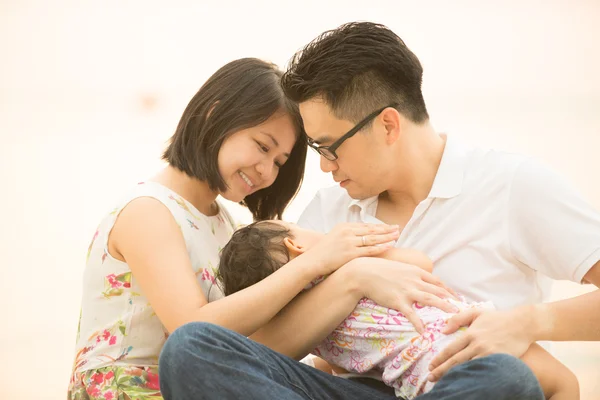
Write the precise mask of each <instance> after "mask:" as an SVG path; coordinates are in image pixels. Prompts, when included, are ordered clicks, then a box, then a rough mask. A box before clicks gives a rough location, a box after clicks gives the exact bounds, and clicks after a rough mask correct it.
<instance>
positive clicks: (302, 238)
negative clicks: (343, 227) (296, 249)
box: [273, 221, 325, 250]
mask: <svg viewBox="0 0 600 400" xmlns="http://www.w3.org/2000/svg"><path fill="white" fill-rule="evenodd" d="M273 222H276V223H278V224H282V225H283V226H285V227H286V228H287V229H289V230H290V233H291V234H292V236H293V239H292V240H293V241H294V243H296V244H297V245H299V246H302V247H303V248H304V249H305V250H308V249H309V248H311V247H312V246H314V245H315V244H317V243H318V242H319V241H320V240H321V239H323V236H325V234H323V233H321V232H317V231H313V230H311V229H304V228H301V227H299V226H298V225H296V224H294V223H291V222H285V221H273Z"/></svg>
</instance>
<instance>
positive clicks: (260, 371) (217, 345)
mask: <svg viewBox="0 0 600 400" xmlns="http://www.w3.org/2000/svg"><path fill="white" fill-rule="evenodd" d="M159 375H160V388H161V391H162V394H163V396H164V399H165V400H197V399H218V400H223V399H232V400H237V399H257V400H268V399H277V400H287V399H311V400H322V399H344V400H354V399H369V400H377V399H387V400H393V399H396V397H395V396H394V392H393V390H391V388H387V387H384V388H376V387H372V386H371V385H366V384H364V383H361V382H360V381H354V380H350V379H342V378H339V377H336V376H332V375H329V374H327V373H325V372H322V371H319V370H317V369H315V368H312V367H310V366H308V365H304V364H302V363H299V362H297V361H295V360H293V359H291V358H289V357H286V356H284V355H282V354H279V353H277V352H275V351H273V350H271V349H269V348H268V347H266V346H263V345H261V344H259V343H256V342H254V341H252V340H250V339H248V338H246V337H245V336H243V335H240V334H238V333H236V332H233V331H230V330H227V329H225V328H221V327H219V326H216V325H212V324H208V323H202V322H194V323H190V324H187V325H184V326H182V327H180V328H179V329H177V330H176V331H175V332H173V334H172V335H171V336H170V337H169V338H168V339H167V342H166V343H165V346H164V348H163V351H162V353H161V356H160V361H159ZM363 381H364V380H363ZM371 381H373V380H371ZM373 382H377V381H373ZM433 399H437V400H442V399H443V400H458V399H460V400H471V399H477V400H481V399H485V400H500V399H512V400H518V399H527V400H529V399H532V400H543V399H544V395H543V393H542V390H541V388H540V385H539V383H538V381H537V379H536V378H535V376H534V375H533V373H532V372H531V370H530V369H529V367H527V366H526V365H525V364H524V363H523V362H522V361H521V360H519V359H517V358H515V357H512V356H509V355H506V354H496V355H492V356H488V357H483V358H478V359H475V360H472V361H469V362H466V363H464V364H462V365H459V366H457V367H454V368H452V369H451V370H450V371H449V372H448V373H447V374H446V375H445V376H444V377H443V378H442V379H441V380H440V381H439V382H438V383H437V384H436V385H435V386H434V388H433V390H432V391H430V392H429V393H427V394H424V395H421V396H419V397H418V400H433Z"/></svg>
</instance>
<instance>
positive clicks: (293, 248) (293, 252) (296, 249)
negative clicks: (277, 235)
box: [283, 237, 305, 258]
mask: <svg viewBox="0 0 600 400" xmlns="http://www.w3.org/2000/svg"><path fill="white" fill-rule="evenodd" d="M283 244H285V247H287V249H288V251H289V253H290V256H291V257H292V258H293V257H298V256H299V255H300V254H302V253H304V250H305V249H304V247H302V245H300V244H299V243H298V242H294V240H293V239H290V238H289V237H286V238H285V239H283Z"/></svg>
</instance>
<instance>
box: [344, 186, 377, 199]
mask: <svg viewBox="0 0 600 400" xmlns="http://www.w3.org/2000/svg"><path fill="white" fill-rule="evenodd" d="M345 189H346V193H348V196H350V197H352V198H353V199H354V200H364V199H368V198H369V197H373V196H375V195H374V194H371V193H365V192H363V191H360V190H356V189H354V190H353V189H348V188H345Z"/></svg>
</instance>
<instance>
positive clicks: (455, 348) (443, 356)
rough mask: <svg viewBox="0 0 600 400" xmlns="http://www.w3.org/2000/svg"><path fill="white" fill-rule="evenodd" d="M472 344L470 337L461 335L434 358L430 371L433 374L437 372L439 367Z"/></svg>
mask: <svg viewBox="0 0 600 400" xmlns="http://www.w3.org/2000/svg"><path fill="white" fill-rule="evenodd" d="M470 343H471V339H470V337H469V335H460V337H458V338H457V339H455V340H454V341H452V343H450V344H449V345H448V346H446V348H445V349H444V350H442V351H440V352H439V353H438V354H437V355H436V356H435V357H433V360H431V363H429V370H430V371H432V372H433V371H435V370H436V369H437V368H438V367H440V366H441V365H443V364H444V363H446V362H447V361H448V360H450V359H451V358H452V357H454V356H456V355H457V354H458V353H459V352H461V351H462V350H464V349H465V348H467V346H469V344H470Z"/></svg>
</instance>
